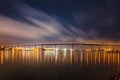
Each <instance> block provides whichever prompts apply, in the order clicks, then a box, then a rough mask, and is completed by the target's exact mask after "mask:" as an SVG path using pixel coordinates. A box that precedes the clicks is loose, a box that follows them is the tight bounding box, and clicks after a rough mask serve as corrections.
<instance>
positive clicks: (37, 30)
mask: <svg viewBox="0 0 120 80" xmlns="http://www.w3.org/2000/svg"><path fill="white" fill-rule="evenodd" d="M101 39H103V40H120V1H119V0H0V41H1V42H9V41H18V40H19V41H81V40H101Z"/></svg>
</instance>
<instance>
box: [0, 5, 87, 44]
mask: <svg viewBox="0 0 120 80" xmlns="http://www.w3.org/2000/svg"><path fill="white" fill-rule="evenodd" d="M13 5H14V7H15V9H16V11H17V12H18V15H19V16H17V19H14V18H10V17H7V16H3V15H1V16H0V41H1V42H14V41H15V42H17V41H18V42H24V41H76V40H78V39H77V38H76V34H79V35H80V38H81V40H82V38H83V37H84V36H85V33H84V32H83V31H82V30H80V29H76V28H75V27H74V26H73V25H71V24H69V23H65V22H64V24H63V22H62V21H60V20H59V18H56V17H54V16H51V15H50V14H47V13H45V12H43V11H41V10H37V9H34V8H32V7H30V6H28V5H26V4H24V3H21V4H19V5H16V4H13ZM68 29H69V30H68ZM74 33H76V34H74Z"/></svg>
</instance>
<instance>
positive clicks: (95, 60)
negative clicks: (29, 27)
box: [0, 49, 120, 80]
mask: <svg viewBox="0 0 120 80" xmlns="http://www.w3.org/2000/svg"><path fill="white" fill-rule="evenodd" d="M0 64H1V65H0V80H108V79H109V76H110V75H112V74H117V73H119V71H120V53H107V52H106V51H83V50H67V49H64V50H49V51H41V50H37V49H35V50H1V51H0Z"/></svg>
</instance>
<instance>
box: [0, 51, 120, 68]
mask: <svg viewBox="0 0 120 80" xmlns="http://www.w3.org/2000/svg"><path fill="white" fill-rule="evenodd" d="M119 59H120V53H107V52H106V51H80V50H73V51H72V50H66V49H65V50H55V51H54V50H53V51H40V50H4V51H0V63H1V64H32V63H33V64H79V65H108V66H109V65H110V66H118V67H119V64H120V61H119Z"/></svg>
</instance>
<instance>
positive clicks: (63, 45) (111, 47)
mask: <svg viewBox="0 0 120 80" xmlns="http://www.w3.org/2000/svg"><path fill="white" fill-rule="evenodd" d="M16 48H17V49H26V48H29V49H33V48H37V49H51V50H56V49H69V50H104V51H118V52H119V51H120V43H102V42H101V43H98V42H92V43H86V42H39V43H14V44H13V43H11V44H10V43H9V44H8V43H4V44H0V50H5V49H16Z"/></svg>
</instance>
